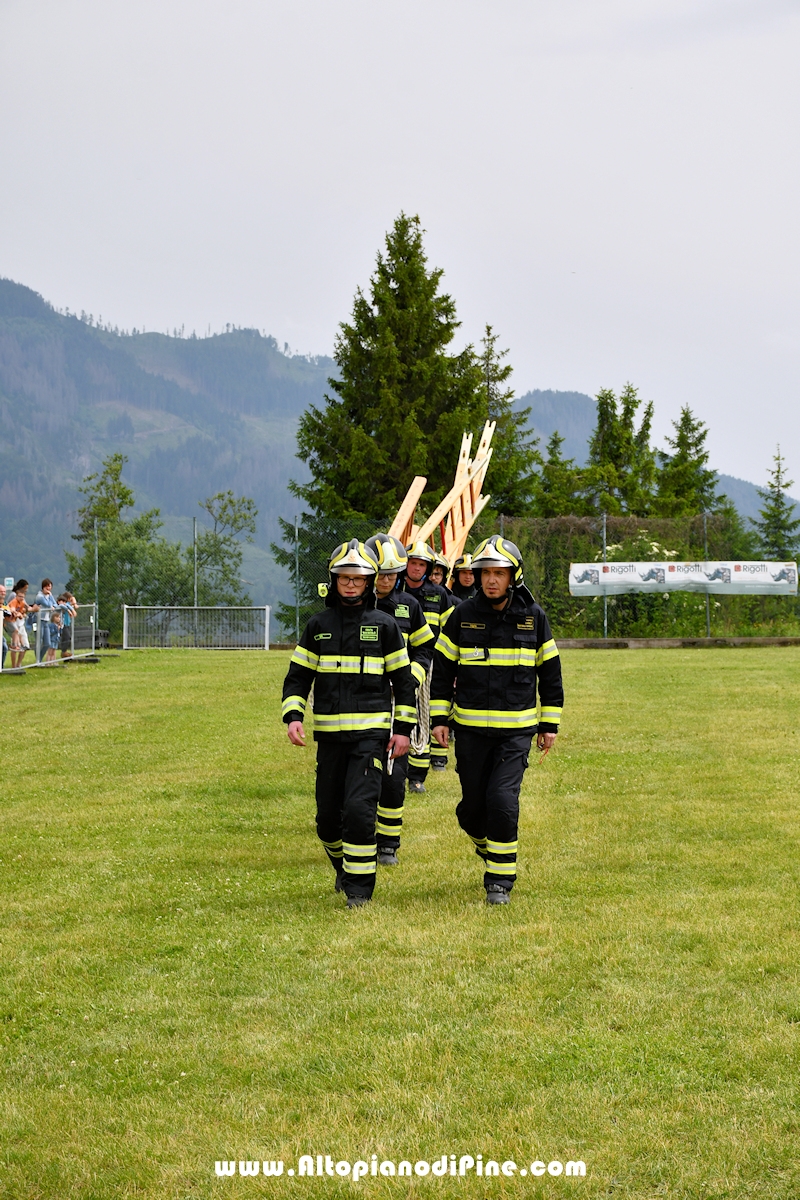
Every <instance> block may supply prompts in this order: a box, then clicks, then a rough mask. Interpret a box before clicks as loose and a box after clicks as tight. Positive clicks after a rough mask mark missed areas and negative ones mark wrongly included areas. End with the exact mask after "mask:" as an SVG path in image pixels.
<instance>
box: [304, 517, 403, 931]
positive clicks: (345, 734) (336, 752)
mask: <svg viewBox="0 0 800 1200" xmlns="http://www.w3.org/2000/svg"><path fill="white" fill-rule="evenodd" d="M328 572H329V576H330V586H329V588H328V594H327V596H326V598H325V608H324V609H323V610H322V612H319V613H316V614H315V615H314V616H313V617H312V618H311V620H310V621H309V622H308V624H307V625H306V627H305V629H304V630H303V635H302V637H301V638H300V641H299V642H298V644H297V648H296V649H295V652H294V654H293V655H292V660H291V663H290V665H289V671H288V673H287V675H286V680H285V682H284V685H283V720H284V721H285V722H286V724H287V726H288V730H287V732H288V735H289V741H290V742H291V743H292V744H293V745H294V746H303V745H305V730H304V728H303V717H304V715H305V711H306V703H307V700H308V694H309V692H310V691H311V686H312V684H313V685H314V740H315V741H316V743H317V783H316V799H317V835H318V837H319V839H320V841H321V842H322V844H323V846H324V847H325V850H326V852H327V855H328V858H329V860H330V862H331V864H332V866H333V869H334V871H335V872H336V891H337V892H340V891H343V892H344V893H345V895H346V897H347V907H348V908H358V907H360V906H361V905H363V904H366V903H367V902H368V901H369V900H370V899H371V897H372V892H373V889H374V887H375V863H376V855H377V846H376V838H375V823H376V816H377V809H378V800H379V798H380V794H381V780H382V774H383V756H384V754H385V753H386V752H388V753H390V754H395V755H397V757H398V758H402V757H403V755H405V754H406V753H407V752H408V739H409V734H410V733H411V728H412V726H413V724H414V721H415V719H416V711H415V707H414V680H413V677H412V675H411V667H410V664H409V659H408V651H407V650H406V647H405V642H404V641H403V635H402V633H401V632H400V629H399V628H398V625H397V623H396V621H394V620H393V619H392V618H391V617H389V616H387V615H386V613H383V612H381V611H380V610H379V609H377V608H376V607H375V592H374V585H375V577H376V575H377V573H378V563H377V561H376V559H375V556H374V555H373V554H372V552H371V551H370V550H367V549H366V547H365V546H364V545H363V543H361V542H359V541H358V540H357V539H356V538H353V539H352V540H351V541H350V542H344V543H343V544H342V545H341V546H337V548H336V549H335V550H334V552H333V554H332V555H331V559H330V562H329V564H328ZM392 691H394V732H392V730H391V728H390V725H391V705H392Z"/></svg>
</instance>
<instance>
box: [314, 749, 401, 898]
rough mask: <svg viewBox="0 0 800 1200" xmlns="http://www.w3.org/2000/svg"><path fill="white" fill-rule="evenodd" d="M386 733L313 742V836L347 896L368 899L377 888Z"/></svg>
mask: <svg viewBox="0 0 800 1200" xmlns="http://www.w3.org/2000/svg"><path fill="white" fill-rule="evenodd" d="M388 736H389V735H388V733H387V732H386V731H385V730H376V731H375V732H374V733H368V734H362V735H361V736H359V737H357V738H353V740H352V741H346V740H342V741H339V740H337V739H334V738H326V737H324V736H323V737H320V738H318V740H317V785H316V796H317V836H318V837H319V840H320V841H321V842H322V844H323V846H324V847H325V850H326V852H327V855H328V858H329V859H330V861H331V863H332V864H333V867H334V869H335V870H336V871H344V877H343V884H344V891H345V895H347V896H371V895H372V892H373V889H374V887H375V869H376V864H377V853H378V850H377V843H376V841H375V821H376V817H377V812H378V800H379V798H380V794H381V781H382V778H383V755H384V751H385V749H386V742H387V741H388Z"/></svg>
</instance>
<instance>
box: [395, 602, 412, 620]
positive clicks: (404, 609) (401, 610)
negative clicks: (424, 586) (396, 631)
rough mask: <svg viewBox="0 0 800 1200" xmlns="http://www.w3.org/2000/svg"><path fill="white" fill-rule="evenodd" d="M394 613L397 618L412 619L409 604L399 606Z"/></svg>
mask: <svg viewBox="0 0 800 1200" xmlns="http://www.w3.org/2000/svg"><path fill="white" fill-rule="evenodd" d="M394 612H395V616H396V617H410V616H411V609H410V608H409V607H408V605H407V604H398V606H397V608H396V609H395V610H394Z"/></svg>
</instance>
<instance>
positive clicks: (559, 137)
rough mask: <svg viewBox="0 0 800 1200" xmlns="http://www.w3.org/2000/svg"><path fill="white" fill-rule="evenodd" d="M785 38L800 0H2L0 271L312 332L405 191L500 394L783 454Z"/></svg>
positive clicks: (101, 308)
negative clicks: (600, 405)
mask: <svg viewBox="0 0 800 1200" xmlns="http://www.w3.org/2000/svg"><path fill="white" fill-rule="evenodd" d="M799 62H800V0H492V2H489V0H481V2H475V0H424V2H421V0H403V2H402V3H398V2H395V0H382V2H381V3H375V0H288V2H285V3H284V2H272V0H217V3H209V2H207V0H135V3H126V2H123V0H37V2H35V3H33V2H32V0H0V164H1V165H0V275H4V276H7V277H10V278H12V279H16V280H18V281H19V282H22V283H26V284H28V285H29V286H31V287H33V288H35V289H36V290H37V291H39V292H41V293H42V294H43V295H44V296H45V297H46V298H47V299H49V300H51V301H52V302H53V303H54V304H55V305H57V306H58V307H64V306H69V308H70V309H72V310H78V311H80V310H81V309H85V310H86V311H87V312H92V313H93V314H94V316H95V317H97V316H98V315H99V314H102V315H103V317H104V319H106V320H111V321H112V322H113V323H115V324H118V325H120V326H124V327H127V328H130V327H132V326H134V325H135V326H138V327H141V326H145V327H146V328H148V329H162V330H163V329H167V328H169V329H172V328H173V327H174V326H180V325H185V326H186V329H187V332H188V331H190V330H191V329H193V328H194V329H196V330H197V332H198V333H200V332H201V331H203V330H206V329H207V328H208V326H209V325H210V326H211V328H212V329H216V330H218V329H220V328H222V327H223V326H224V325H225V323H226V322H229V321H230V322H233V323H235V324H240V325H249V326H255V327H258V328H260V329H265V330H266V331H267V332H269V333H272V334H274V335H275V337H276V338H278V340H279V342H281V343H283V342H284V341H286V342H288V343H289V344H290V346H291V347H292V348H293V349H295V350H297V351H300V352H310V353H330V352H331V350H332V347H333V338H334V334H335V331H336V326H337V323H338V322H339V321H341V320H343V319H345V318H346V317H347V316H348V314H349V312H350V308H351V304H352V298H353V293H354V291H355V288H356V287H357V286H358V285H359V284H360V285H362V286H364V285H366V284H367V282H368V279H369V275H370V273H371V271H372V268H373V265H374V259H375V253H376V251H377V250H378V249H379V247H380V246H381V244H382V240H383V237H384V234H385V231H386V230H387V229H388V228H389V226H390V225H391V223H392V221H393V220H394V218H395V216H396V215H397V213H398V212H399V211H400V210H401V209H404V210H405V211H406V212H409V213H418V214H419V215H420V217H421V219H422V222H423V226H424V228H425V229H426V230H427V235H426V246H427V248H428V252H429V258H430V262H431V265H435V266H440V267H442V268H443V269H444V271H445V286H446V288H447V290H448V291H450V292H451V294H452V295H453V296H454V298H455V300H456V303H457V306H458V312H459V315H460V317H461V319H462V322H463V325H462V330H461V334H462V335H463V339H462V340H464V341H466V340H476V339H477V338H478V337H479V336H480V333H481V330H482V327H483V325H484V323H485V322H487V321H488V322H491V323H492V324H493V325H494V326H495V328H496V329H497V331H498V332H499V333H500V336H501V338H502V342H503V344H504V345H507V346H508V347H509V349H510V351H511V361H512V363H513V365H514V368H515V373H514V382H515V384H516V388H517V391H518V392H520V393H521V392H524V391H527V390H528V389H530V388H535V387H538V388H559V389H576V390H579V391H585V392H589V393H591V394H594V393H596V392H597V390H598V389H599V388H600V387H603V386H609V387H614V388H619V387H621V386H622V385H623V384H624V383H625V382H626V381H627V380H631V381H632V382H633V383H635V384H636V385H637V386H638V387H639V388H640V391H641V393H642V395H643V396H644V397H646V398H647V399H652V400H653V401H654V402H655V405H656V434H657V437H658V438H659V439H660V438H661V437H662V436H663V434H664V432H665V431H667V430H668V429H669V425H670V421H671V420H672V419H673V418H674V417H675V416H677V413H678V411H679V409H680V407H681V405H683V404H689V405H690V406H691V407H692V408H693V410H694V411H695V413H696V414H697V415H699V416H700V417H701V418H702V419H703V420H704V421H706V422H707V423H708V424H709V426H710V429H711V433H710V439H709V440H710V445H711V450H712V461H713V465H714V466H715V467H717V469H719V470H721V471H726V472H730V473H732V474H736V475H740V476H743V477H745V478H750V479H755V480H756V481H757V482H762V481H763V480H764V478H765V473H766V470H767V468H768V466H770V465H771V455H772V454H773V453H774V450H775V443H776V442H777V441H780V442H781V445H782V449H783V450H784V453H785V455H786V457H787V459H788V462H789V466H790V468H791V471H792V474H793V476H794V478H795V479H800V404H798V391H799V388H800V302H799V301H800V254H799V253H798V243H799V242H800V226H799V221H800V186H799V185H800V167H799V166H798V122H800V95H798V93H799V92H800V69H798V63H799ZM793 81H794V82H793Z"/></svg>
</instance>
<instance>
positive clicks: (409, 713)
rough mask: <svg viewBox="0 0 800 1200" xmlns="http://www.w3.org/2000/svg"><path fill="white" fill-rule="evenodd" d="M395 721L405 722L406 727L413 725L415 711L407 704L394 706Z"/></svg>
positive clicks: (415, 719) (415, 718)
mask: <svg viewBox="0 0 800 1200" xmlns="http://www.w3.org/2000/svg"><path fill="white" fill-rule="evenodd" d="M394 719H395V721H405V723H406V724H407V725H415V724H416V721H417V710H416V709H415V708H412V707H411V706H410V705H409V704H396V705H395V709H394Z"/></svg>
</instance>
